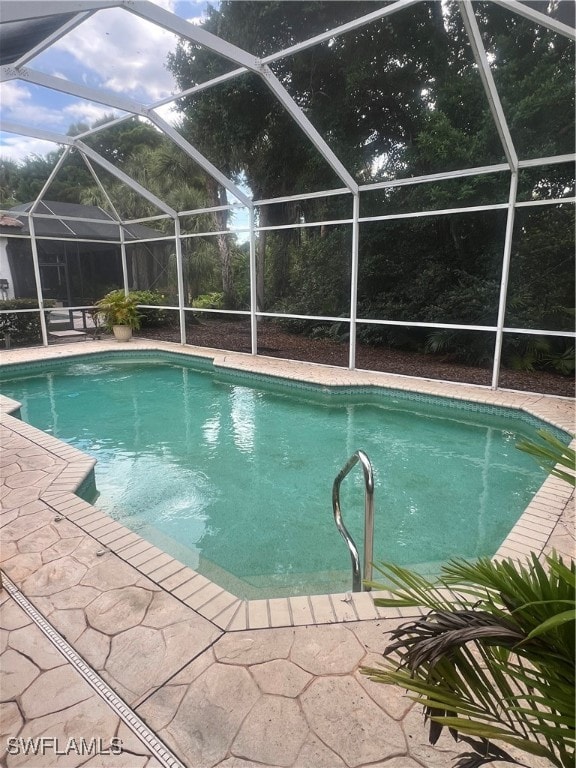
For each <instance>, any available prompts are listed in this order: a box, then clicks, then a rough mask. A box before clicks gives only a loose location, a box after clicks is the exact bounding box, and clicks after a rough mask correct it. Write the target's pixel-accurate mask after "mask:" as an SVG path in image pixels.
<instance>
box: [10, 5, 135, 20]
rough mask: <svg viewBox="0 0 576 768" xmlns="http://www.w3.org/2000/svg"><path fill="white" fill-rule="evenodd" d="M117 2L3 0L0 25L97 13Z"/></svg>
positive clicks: (112, 6)
mask: <svg viewBox="0 0 576 768" xmlns="http://www.w3.org/2000/svg"><path fill="white" fill-rule="evenodd" d="M120 4H121V3H120V2H119V1H118V0H50V2H46V0H25V1H24V2H22V0H4V2H3V3H2V15H1V17H0V24H8V23H9V22H15V21H27V20H32V19H41V18H44V17H46V16H59V15H64V14H68V13H85V12H86V11H99V10H100V9H101V8H114V7H115V6H118V5H120Z"/></svg>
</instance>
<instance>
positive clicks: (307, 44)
mask: <svg viewBox="0 0 576 768" xmlns="http://www.w3.org/2000/svg"><path fill="white" fill-rule="evenodd" d="M421 2H422V0H397V2H395V3H391V4H390V5H387V6H386V7H385V8H380V9H378V10H377V11H372V12H371V13H368V14H366V15H365V16H359V17H358V18H357V19H353V20H352V21H349V22H347V23H346V24H342V25H341V26H339V27H334V28H333V29H330V30H328V31H327V32H323V33H322V34H320V35H315V36H314V37H310V38H308V40H303V41H302V42H300V43H297V44H296V45H291V46H290V47H289V48H284V49H283V50H281V51H278V52H277V53H271V54H269V55H268V56H264V57H263V58H262V59H261V63H262V64H270V63H272V62H274V61H278V60H279V59H284V58H286V57H287V56H291V55H292V54H294V53H297V52H298V51H303V50H305V49H306V48H311V47H312V46H314V45H318V44H319V43H322V42H325V41H326V40H331V39H333V38H334V37H338V36H339V35H343V34H345V33H346V32H350V31H351V30H353V29H359V28H360V27H363V26H366V24H370V23H371V22H373V21H377V20H378V19H382V18H384V17H386V16H391V15H392V14H393V13H396V12H397V11H401V10H403V9H404V8H407V7H409V6H411V5H415V4H416V3H421ZM247 71H248V70H247V68H246V67H239V68H238V69H234V70H233V71H231V72H226V73H224V74H223V75H219V76H218V77H215V78H213V79H212V80H207V81H206V82H204V83H198V84H197V85H193V86H192V87H190V88H187V89H186V90H184V91H181V92H180V93H177V94H174V95H172V96H167V97H166V98H164V99H162V100H160V101H157V102H155V103H154V104H152V105H151V107H152V108H153V109H156V108H157V107H161V106H164V104H169V103H170V102H173V101H176V100H177V99H181V98H182V97H184V96H191V95H193V94H195V93H199V92H200V91H204V90H206V89H208V88H212V87H213V86H215V85H220V84H221V83H225V82H227V81H228V80H233V79H234V78H235V77H238V76H239V75H243V74H245V73H246V72H247Z"/></svg>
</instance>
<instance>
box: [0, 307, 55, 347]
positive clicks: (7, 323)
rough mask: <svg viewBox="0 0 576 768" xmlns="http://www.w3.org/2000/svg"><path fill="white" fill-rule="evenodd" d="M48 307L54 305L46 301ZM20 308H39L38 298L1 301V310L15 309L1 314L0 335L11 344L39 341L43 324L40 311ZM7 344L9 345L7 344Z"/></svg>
mask: <svg viewBox="0 0 576 768" xmlns="http://www.w3.org/2000/svg"><path fill="white" fill-rule="evenodd" d="M44 306H45V307H46V309H49V308H50V307H53V306H54V302H53V301H45V302H44ZM19 309H38V301H37V299H6V300H4V301H0V310H14V312H7V313H6V314H0V336H1V337H2V338H3V339H4V341H5V343H6V341H8V340H9V343H10V344H11V345H18V344H33V343H39V342H40V340H41V336H42V326H41V323H40V313H39V312H18V311H17V310H19ZM6 346H7V345H6Z"/></svg>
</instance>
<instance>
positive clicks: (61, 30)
mask: <svg viewBox="0 0 576 768" xmlns="http://www.w3.org/2000/svg"><path fill="white" fill-rule="evenodd" d="M92 13H93V12H91V11H88V12H86V13H79V14H77V15H76V16H74V18H72V19H70V21H67V22H66V23H65V24H62V26H61V27H58V29H57V30H55V31H54V32H52V34H51V35H47V36H46V37H45V38H44V39H43V40H41V41H40V42H39V43H38V44H37V45H35V46H34V47H33V48H30V50H29V51H27V52H26V53H25V54H24V55H23V56H21V57H20V58H19V59H18V61H15V62H14V64H13V66H14V67H22V66H24V65H25V64H26V62H28V61H31V60H32V59H33V58H35V57H36V56H38V55H39V54H40V53H42V51H45V50H46V49H47V48H50V46H51V45H54V43H56V42H57V41H58V40H60V38H62V37H64V36H65V35H67V34H68V32H72V30H73V29H76V27H78V26H80V24H82V22H84V21H86V19H88V18H90V16H92Z"/></svg>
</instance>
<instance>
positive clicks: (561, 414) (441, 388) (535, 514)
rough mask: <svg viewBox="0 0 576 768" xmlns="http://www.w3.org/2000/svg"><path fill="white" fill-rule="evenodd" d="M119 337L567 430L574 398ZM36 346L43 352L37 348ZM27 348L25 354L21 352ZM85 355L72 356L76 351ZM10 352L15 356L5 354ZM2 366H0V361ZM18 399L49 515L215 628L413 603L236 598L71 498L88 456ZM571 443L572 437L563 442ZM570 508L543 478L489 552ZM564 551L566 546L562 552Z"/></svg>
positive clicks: (7, 421)
mask: <svg viewBox="0 0 576 768" xmlns="http://www.w3.org/2000/svg"><path fill="white" fill-rule="evenodd" d="M127 346H128V345H122V347H123V348H124V349H123V350H118V351H123V352H126V351H132V350H134V351H144V352H158V351H168V352H170V353H172V354H174V355H182V354H187V355H192V356H193V357H194V358H201V359H204V360H206V362H207V363H208V365H210V362H208V361H211V362H212V364H213V365H214V366H216V367H219V368H223V369H227V368H233V369H234V370H235V371H237V370H238V369H241V370H243V371H244V372H246V373H247V374H248V376H251V377H252V378H255V375H256V376H262V375H266V376H276V377H278V378H281V379H283V380H288V381H304V382H305V383H308V384H310V383H311V384H314V385H316V386H317V385H318V384H320V385H322V386H330V387H334V386H337V387H338V386H340V387H344V388H346V389H347V390H348V391H349V390H350V388H352V387H358V386H359V387H361V388H363V387H370V388H371V389H372V388H374V387H379V388H382V387H384V388H387V389H391V388H392V389H394V390H395V391H398V390H403V391H404V392H406V394H407V396H408V395H409V393H412V394H414V393H417V394H418V393H419V394H421V395H424V396H430V395H432V396H433V397H435V398H436V397H439V398H442V397H444V398H446V397H450V398H453V399H460V400H466V401H468V402H470V403H477V404H479V405H484V406H486V405H491V406H494V407H497V408H514V409H517V410H521V411H523V412H525V413H527V414H530V415H531V416H533V417H534V418H536V419H538V420H541V421H545V422H547V423H548V424H551V425H553V426H555V427H557V428H558V429H560V430H562V431H564V432H569V433H570V434H573V426H574V403H573V402H572V401H570V400H568V399H564V398H553V397H550V396H544V395H534V394H527V393H511V392H508V391H497V392H493V391H491V390H486V389H484V388H480V387H472V386H469V385H451V384H446V383H443V382H437V381H433V380H427V379H417V380H414V379H407V378H404V377H400V376H395V375H394V376H392V375H388V374H373V373H370V372H363V371H346V370H343V369H336V368H330V367H327V366H318V365H315V364H308V363H289V362H287V361H279V360H275V359H270V358H255V357H252V356H250V355H239V354H236V353H234V354H223V353H222V352H220V351H218V350H206V349H198V348H192V347H177V351H175V350H174V345H171V344H170V345H168V344H167V343H153V344H151V343H148V342H147V343H144V344H143V343H139V342H136V343H131V344H130V345H129V347H128V349H126V347H127ZM111 349H112V350H113V349H114V347H113V346H112V345H111V344H110V343H108V342H103V343H102V342H94V346H93V347H92V349H91V350H87V353H88V354H90V352H92V353H96V352H102V351H110V350H111ZM42 351H44V350H42ZM58 351H59V355H58V357H59V358H60V359H62V360H63V361H69V360H70V358H77V357H80V356H79V355H78V354H77V353H75V352H74V351H71V352H70V351H68V353H66V352H64V351H62V350H58ZM16 352H17V353H19V354H17V355H14V356H12V358H11V359H10V363H12V362H14V363H17V362H24V361H25V360H26V356H25V355H23V354H22V352H23V350H17V351H16ZM27 352H30V351H28V350H27ZM32 352H33V353H34V354H31V355H30V354H29V355H28V362H31V360H30V357H31V358H32V361H35V362H36V361H38V360H42V359H43V360H47V359H50V360H51V361H52V359H53V357H54V355H53V354H52V352H53V350H52V349H50V353H48V354H46V353H45V352H44V356H42V354H38V351H37V350H32ZM85 356H86V353H84V350H83V354H82V355H81V357H85ZM14 357H16V359H13V358H14ZM2 367H3V366H0V369H1V368H2ZM18 407H19V404H18V403H17V402H16V401H14V400H11V399H9V398H6V397H3V396H0V409H1V410H2V417H1V419H2V423H3V424H4V425H5V426H6V427H7V428H8V429H10V430H11V431H13V432H16V433H17V434H19V435H20V436H22V437H24V438H26V439H28V440H30V442H31V443H34V444H35V445H36V446H39V447H41V448H42V449H43V450H45V451H47V452H48V453H50V454H52V455H53V456H55V457H57V458H58V459H60V460H62V461H63V462H64V466H63V468H62V469H61V471H60V472H59V474H58V475H57V477H56V478H55V479H54V480H53V481H52V483H51V484H50V486H49V488H47V489H46V490H44V491H43V493H42V494H41V496H40V498H41V500H42V501H44V502H45V503H46V504H48V505H49V507H50V508H51V509H52V510H53V511H54V513H55V515H56V516H61V517H65V518H66V519H68V520H69V521H70V522H72V523H74V524H75V525H77V526H78V528H79V529H80V530H82V531H84V533H85V534H86V535H88V536H90V537H91V538H93V539H95V540H96V541H98V542H99V543H100V544H101V545H102V548H103V549H102V552H103V553H105V552H106V551H111V552H113V553H114V554H115V555H116V556H117V557H119V558H121V559H122V560H124V561H125V562H127V563H129V564H130V565H131V566H132V567H134V568H136V570H138V571H139V572H140V573H142V575H143V576H146V577H147V578H149V579H150V580H151V581H152V582H153V583H155V584H156V585H157V586H158V587H159V588H161V589H163V590H165V591H167V592H169V593H170V594H172V595H173V596H174V597H175V598H177V599H179V600H181V602H183V603H184V604H185V605H187V606H188V607H190V608H191V609H193V610H194V611H195V612H197V613H198V614H199V615H201V616H203V617H204V618H206V619H208V620H209V621H211V622H212V623H214V624H215V625H216V626H218V627H219V628H220V629H222V630H224V631H228V632H230V631H240V630H246V629H264V628H277V627H287V626H292V627H297V626H306V625H310V624H332V623H340V622H356V621H364V620H374V619H379V618H391V617H395V616H397V617H402V616H403V615H405V616H409V615H414V609H408V610H406V611H402V610H399V609H390V608H386V609H383V608H380V607H378V606H376V605H375V604H374V598H375V597H378V596H380V595H382V594H383V593H379V592H361V593H352V592H349V593H344V594H330V595H311V596H303V597H286V598H272V599H263V600H242V599H240V598H238V597H237V596H235V595H233V594H232V593H230V592H228V591H227V590H225V589H223V588H221V587H220V586H218V585H217V584H216V583H214V582H212V581H210V580H209V579H207V578H205V577H204V576H202V575H201V574H198V573H197V572H196V571H194V570H193V569H191V568H189V567H188V566H185V565H184V564H182V563H180V562H179V561H178V560H176V559H175V558H172V557H171V556H170V555H168V554H166V553H165V552H163V551H162V550H161V549H159V548H158V547H156V546H154V545H152V544H150V543H149V542H147V541H146V540H144V539H142V538H141V537H140V536H139V535H138V534H136V533H134V532H132V531H130V530H129V529H128V528H126V527H124V526H123V525H122V524H121V523H117V522H116V521H114V520H113V519H112V518H110V517H109V516H108V515H107V514H106V513H104V512H100V511H99V510H97V509H96V508H95V507H93V506H92V505H91V504H89V503H88V502H85V501H83V500H82V499H80V498H79V497H78V496H77V495H76V492H77V491H78V490H79V488H81V487H82V485H83V484H84V483H86V482H90V481H91V480H93V474H94V466H95V463H96V462H95V461H94V460H93V459H91V458H90V457H88V456H86V455H85V454H83V453H82V452H81V451H79V450H77V449H76V448H73V447H71V446H69V445H67V444H65V443H62V442H61V441H60V440H58V439H57V438H54V437H52V436H51V435H48V434H46V433H44V432H42V431H40V430H38V429H36V428H35V427H32V426H30V425H28V424H26V423H25V422H22V421H21V420H20V419H19V418H18V415H19V414H18ZM574 444H575V441H573V442H572V445H574ZM573 507H574V492H573V490H572V489H571V488H570V486H568V485H567V484H566V483H563V482H562V481H561V480H558V479H556V478H554V477H552V476H549V477H548V478H547V479H546V480H545V481H544V483H543V485H542V487H541V488H540V489H539V491H538V492H537V493H536V495H535V496H534V498H533V499H532V501H531V502H530V504H529V505H528V507H527V508H526V510H525V511H524V513H523V514H522V515H521V517H520V519H519V520H518V522H517V523H516V525H515V526H514V528H513V529H512V531H510V533H509V535H508V536H507V537H506V539H505V540H504V542H503V543H502V545H501V546H500V548H499V549H498V552H497V553H496V555H495V556H494V557H495V559H503V558H512V559H524V558H525V557H526V556H527V555H529V553H530V552H533V551H535V552H536V553H538V554H542V552H544V551H545V549H546V547H547V546H548V545H549V542H550V539H551V536H552V535H553V533H554V531H555V529H556V527H557V525H558V523H559V521H560V520H561V519H562V516H563V515H565V514H569V511H570V510H573ZM568 554H570V556H574V552H572V553H568Z"/></svg>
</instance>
